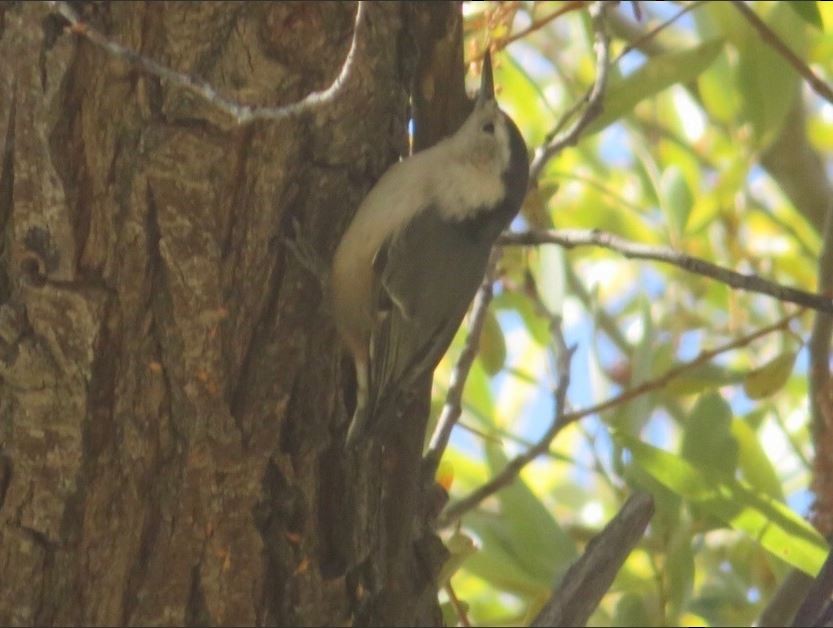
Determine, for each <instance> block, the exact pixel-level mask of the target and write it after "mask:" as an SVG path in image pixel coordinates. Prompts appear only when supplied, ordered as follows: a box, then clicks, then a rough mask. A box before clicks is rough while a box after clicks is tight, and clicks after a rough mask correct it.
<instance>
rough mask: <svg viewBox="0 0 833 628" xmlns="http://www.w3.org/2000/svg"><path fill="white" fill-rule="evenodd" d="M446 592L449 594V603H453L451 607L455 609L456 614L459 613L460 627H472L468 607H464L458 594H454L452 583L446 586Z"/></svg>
mask: <svg viewBox="0 0 833 628" xmlns="http://www.w3.org/2000/svg"><path fill="white" fill-rule="evenodd" d="M445 592H446V593H448V601H449V602H451V606H453V607H454V612H455V613H457V619H459V620H460V625H461V626H471V622H470V621H469V615H468V613H467V612H466V607H465V606H463V603H462V602H461V601H460V598H458V597H457V594H456V593H455V592H454V588H453V587H452V586H451V582H449V583H448V584H447V585H445Z"/></svg>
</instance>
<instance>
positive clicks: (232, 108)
mask: <svg viewBox="0 0 833 628" xmlns="http://www.w3.org/2000/svg"><path fill="white" fill-rule="evenodd" d="M50 4H51V5H52V6H53V7H54V8H55V9H56V10H57V11H58V13H60V14H61V15H62V16H63V17H64V19H66V20H67V21H68V22H69V24H70V27H71V31H72V32H73V33H75V34H76V35H80V36H81V37H84V38H85V39H87V40H88V41H89V42H91V43H92V44H94V45H96V46H98V47H99V48H102V49H103V50H105V51H106V52H108V53H109V54H111V55H113V56H114V57H117V58H119V59H122V60H123V61H125V62H126V63H129V64H131V65H135V66H137V67H139V68H141V69H142V70H144V71H145V72H147V73H149V74H152V75H154V76H157V77H159V78H160V79H163V80H165V81H168V82H170V83H172V84H174V85H176V86H178V87H181V88H183V89H186V90H188V91H189V92H192V93H194V94H196V95H197V96H200V97H201V98H203V99H204V100H205V101H207V102H209V103H211V104H212V105H213V106H214V107H216V108H217V109H219V110H220V111H223V112H225V113H226V114H228V115H229V116H231V117H232V118H234V120H235V122H236V123H237V124H248V123H249V122H252V121H254V120H284V119H286V118H290V117H295V116H299V115H301V114H305V113H309V112H310V111H312V110H313V109H316V108H318V107H320V106H322V105H325V104H329V103H331V102H333V101H335V99H336V97H337V96H338V95H339V94H340V93H341V91H342V89H344V85H345V84H346V82H347V78H348V77H349V76H350V72H351V71H352V69H353V64H354V60H355V56H356V48H357V43H358V39H359V37H358V35H359V26H360V25H361V23H362V20H363V19H364V14H365V13H366V8H365V3H364V2H359V3H358V5H359V6H358V9H357V10H356V22H355V26H354V28H353V39H352V41H351V43H350V49H349V50H348V52H347V56H346V57H345V59H344V63H343V64H342V66H341V71H340V72H339V73H338V76H336V78H335V80H334V81H333V82H332V84H331V85H330V86H329V87H328V88H327V89H324V90H322V91H318V92H312V93H310V94H307V95H306V96H305V97H304V98H303V99H301V100H299V101H298V102H294V103H291V104H289V105H284V106H282V107H259V106H249V105H241V104H240V103H237V102H234V101H232V100H229V99H227V98H224V97H223V96H221V95H220V94H218V93H217V90H216V89H214V87H213V86H212V85H211V84H209V83H207V82H206V81H203V80H201V79H198V78H195V77H193V76H190V75H188V74H183V73H182V72H177V71H176V70H172V69H171V68H168V67H165V66H164V65H162V64H160V63H157V62H156V61H154V60H152V59H149V58H147V57H145V56H144V55H142V54H140V53H138V52H136V51H135V50H132V49H130V48H127V47H126V46H122V45H121V44H119V43H116V42H114V41H112V40H110V39H108V38H107V37H106V36H105V35H103V34H102V33H100V32H99V31H97V30H96V29H94V28H93V27H92V26H90V25H89V24H87V23H85V22H84V21H83V20H82V19H81V18H80V17H79V15H78V13H77V12H76V11H75V9H74V8H73V7H72V6H71V5H70V3H69V2H63V1H55V0H53V1H51V2H50Z"/></svg>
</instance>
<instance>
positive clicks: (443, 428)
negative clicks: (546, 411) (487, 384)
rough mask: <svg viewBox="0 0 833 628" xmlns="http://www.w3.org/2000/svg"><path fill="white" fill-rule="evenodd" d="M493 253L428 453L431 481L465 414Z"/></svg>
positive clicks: (489, 298) (491, 278)
mask: <svg viewBox="0 0 833 628" xmlns="http://www.w3.org/2000/svg"><path fill="white" fill-rule="evenodd" d="M494 253H495V252H493V254H492V258H491V260H490V262H489V267H488V269H487V271H486V276H485V277H484V278H483V283H482V284H481V285H480V289H479V290H478V291H477V295H476V296H475V297H474V303H473V304H472V308H471V315H470V317H469V334H468V336H467V337H466V344H465V345H464V346H463V351H462V352H461V353H460V357H459V358H458V359H457V363H456V364H455V365H454V369H453V370H452V371H451V380H450V382H449V385H448V391H447V392H446V397H445V405H444V406H443V410H442V413H441V414H440V418H439V419H438V421H437V427H436V428H435V429H434V433H433V434H432V435H431V443H430V444H429V446H428V452H427V453H426V454H425V463H424V467H425V472H426V474H427V475H428V476H429V477H432V478H433V477H434V473H435V472H436V470H437V465H438V464H439V462H440V458H442V455H443V452H444V451H445V448H446V446H447V445H448V439H449V438H450V437H451V431H452V430H453V429H454V426H455V425H456V424H457V421H458V420H459V418H460V415H461V414H462V412H463V388H464V387H465V385H466V379H468V376H469V371H471V367H472V365H473V364H474V359H475V358H476V357H477V351H478V348H479V347H480V335H481V333H482V332H483V324H484V323H485V321H486V313H487V312H488V310H489V303H491V301H492V282H493V281H494V272H495V265H496V261H497V260H496V255H495V254H494Z"/></svg>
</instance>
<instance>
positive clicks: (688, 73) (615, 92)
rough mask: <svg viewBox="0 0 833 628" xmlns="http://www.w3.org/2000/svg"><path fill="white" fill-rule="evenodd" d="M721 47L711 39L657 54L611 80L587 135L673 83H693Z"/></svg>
mask: <svg viewBox="0 0 833 628" xmlns="http://www.w3.org/2000/svg"><path fill="white" fill-rule="evenodd" d="M722 46H723V42H722V41H721V40H714V41H709V42H706V43H704V44H701V45H699V46H696V47H694V48H689V49H687V50H681V51H674V52H668V53H665V54H661V55H657V56H655V57H652V58H650V59H649V60H648V61H647V62H646V63H645V65H644V66H643V67H641V68H640V69H638V70H637V71H636V72H634V73H633V74H630V75H628V76H627V77H625V78H623V79H621V80H619V81H615V82H614V81H611V84H610V85H609V86H608V90H607V93H606V95H605V102H604V111H603V112H602V114H601V115H600V116H599V117H598V118H596V119H595V120H594V121H593V122H591V123H590V125H589V126H588V128H587V133H595V132H597V131H601V130H602V129H603V128H605V127H606V126H607V125H608V124H610V123H611V122H614V121H615V120H618V119H619V118H620V117H622V116H623V115H626V114H628V113H630V112H631V110H632V109H633V107H634V106H635V105H636V104H637V103H638V102H640V101H642V100H644V99H646V98H650V97H652V96H655V95H656V94H658V93H659V92H661V91H663V90H664V89H666V88H668V87H670V86H671V85H674V84H675V83H688V82H689V81H693V80H694V79H696V78H697V76H698V75H699V74H700V73H701V72H702V71H703V70H705V69H706V68H707V67H708V66H709V65H710V64H711V63H712V61H714V59H715V58H716V57H717V55H718V53H719V52H720V49H721V47H722Z"/></svg>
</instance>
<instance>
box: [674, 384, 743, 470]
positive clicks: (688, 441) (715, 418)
mask: <svg viewBox="0 0 833 628" xmlns="http://www.w3.org/2000/svg"><path fill="white" fill-rule="evenodd" d="M731 424H732V410H731V409H730V408H729V404H727V403H726V402H725V401H724V400H723V397H721V396H720V395H719V394H718V393H714V392H712V393H709V394H706V395H703V396H702V397H700V398H699V399H698V400H697V404H696V405H695V406H694V409H693V410H692V411H691V415H690V416H689V417H688V421H686V425H685V432H684V434H683V444H682V455H683V457H684V458H685V459H686V460H688V461H689V462H691V463H692V464H694V465H696V466H697V467H698V468H700V469H712V470H714V471H716V472H718V473H722V474H724V475H726V476H727V477H731V476H732V475H733V474H734V472H735V467H736V466H737V460H738V444H737V441H735V439H734V437H733V436H732V432H731Z"/></svg>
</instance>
